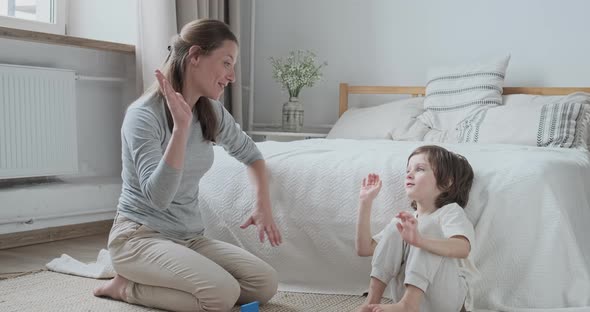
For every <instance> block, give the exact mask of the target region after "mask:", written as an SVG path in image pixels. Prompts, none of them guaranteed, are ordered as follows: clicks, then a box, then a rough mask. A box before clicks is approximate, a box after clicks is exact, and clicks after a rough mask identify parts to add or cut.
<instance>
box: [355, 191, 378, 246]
mask: <svg viewBox="0 0 590 312" xmlns="http://www.w3.org/2000/svg"><path fill="white" fill-rule="evenodd" d="M372 205H373V201H372V200H361V201H360V207H359V214H358V219H357V223H356V241H355V247H356V252H357V254H358V255H359V256H361V257H369V256H372V255H373V252H374V251H375V247H376V246H377V242H376V241H375V240H374V239H373V237H372V236H371V206H372Z"/></svg>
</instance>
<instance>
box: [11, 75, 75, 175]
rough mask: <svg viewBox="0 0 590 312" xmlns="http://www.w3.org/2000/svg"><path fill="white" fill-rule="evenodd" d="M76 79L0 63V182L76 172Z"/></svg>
mask: <svg viewBox="0 0 590 312" xmlns="http://www.w3.org/2000/svg"><path fill="white" fill-rule="evenodd" d="M75 77H76V74H75V72H73V71H69V70H62V69H54V68H39V67H28V66H14V65H5V64H0V179H10V178H23V177H40V176H53V175H65V174H73V173H76V172H77V171H78V156H77V155H78V148H77V135H76V85H75V83H76V81H75Z"/></svg>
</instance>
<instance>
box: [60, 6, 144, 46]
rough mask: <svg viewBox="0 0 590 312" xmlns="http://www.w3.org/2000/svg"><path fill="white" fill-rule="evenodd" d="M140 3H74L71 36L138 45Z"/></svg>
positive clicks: (69, 23)
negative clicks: (138, 9) (138, 8)
mask: <svg viewBox="0 0 590 312" xmlns="http://www.w3.org/2000/svg"><path fill="white" fill-rule="evenodd" d="M136 12H137V0H123V1H121V0H100V1H96V0H70V1H68V21H67V26H66V32H67V34H68V35H69V36H74V37H82V38H88V39H96V40H105V41H111V42H119V43H126V44H133V45H135V43H136V38H137V36H136V34H137V13H136Z"/></svg>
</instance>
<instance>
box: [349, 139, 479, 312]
mask: <svg viewBox="0 0 590 312" xmlns="http://www.w3.org/2000/svg"><path fill="white" fill-rule="evenodd" d="M472 183H473V170H472V168H471V166H470V165H469V163H468V162H467V160H466V159H465V158H464V157H462V156H460V155H457V154H455V153H452V152H450V151H448V150H446V149H444V148H442V147H439V146H422V147H419V148H417V149H416V150H414V151H413V152H412V154H411V155H410V157H409V158H408V163H407V171H406V179H405V184H404V185H405V190H406V194H407V195H408V197H409V198H410V199H411V200H412V207H413V208H414V210H415V212H414V213H410V212H407V211H403V212H400V213H398V214H397V215H396V218H394V219H393V220H392V222H391V223H390V224H388V225H387V226H386V227H385V228H384V229H383V231H381V232H380V233H379V234H377V235H376V236H374V237H371V228H370V223H371V222H370V218H371V206H372V203H373V200H374V199H375V197H377V194H378V193H379V191H380V189H381V185H382V182H381V180H380V179H379V176H378V175H377V174H369V175H368V176H367V177H366V178H365V179H363V182H362V186H361V189H360V194H359V197H360V207H359V215H358V222H357V233H356V250H357V253H358V255H359V256H365V257H366V256H373V261H372V271H371V281H370V284H369V293H368V296H367V300H366V301H365V303H364V304H363V305H362V306H361V307H360V308H359V311H362V312H394V311H441V312H446V311H453V312H457V311H459V310H461V308H462V307H463V304H464V303H465V305H466V306H467V308H471V306H470V304H471V300H469V299H470V296H469V283H468V282H469V280H470V278H471V277H473V276H475V275H476V274H477V273H478V272H477V269H475V267H474V266H473V264H471V262H470V261H469V260H468V259H467V256H468V255H469V252H470V250H471V249H472V247H473V244H474V236H475V234H474V229H473V225H472V224H471V222H470V221H469V219H467V216H466V215H465V212H464V211H463V208H462V207H465V205H466V204H467V201H468V199H469V191H470V189H471V185H472ZM390 281H393V282H394V284H393V285H392V287H393V289H394V292H395V294H394V297H395V298H393V299H394V300H395V301H396V303H395V304H390V305H381V304H379V303H380V302H381V297H382V296H383V292H384V290H385V287H386V286H387V284H389V282H390Z"/></svg>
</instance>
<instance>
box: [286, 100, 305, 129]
mask: <svg viewBox="0 0 590 312" xmlns="http://www.w3.org/2000/svg"><path fill="white" fill-rule="evenodd" d="M301 129H303V104H301V102H299V99H298V98H296V97H291V98H289V101H288V102H286V103H285V104H283V131H292V132H299V131H301Z"/></svg>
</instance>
